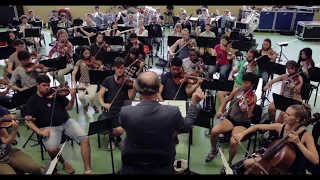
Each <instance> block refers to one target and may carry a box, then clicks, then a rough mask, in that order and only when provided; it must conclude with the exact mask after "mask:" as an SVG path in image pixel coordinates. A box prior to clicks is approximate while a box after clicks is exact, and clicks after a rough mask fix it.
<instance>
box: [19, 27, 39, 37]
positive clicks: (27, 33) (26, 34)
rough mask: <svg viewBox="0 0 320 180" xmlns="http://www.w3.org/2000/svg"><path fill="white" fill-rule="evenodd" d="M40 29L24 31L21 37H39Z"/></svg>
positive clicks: (34, 28)
mask: <svg viewBox="0 0 320 180" xmlns="http://www.w3.org/2000/svg"><path fill="white" fill-rule="evenodd" d="M40 35H41V28H39V27H33V28H26V29H24V33H23V37H40Z"/></svg>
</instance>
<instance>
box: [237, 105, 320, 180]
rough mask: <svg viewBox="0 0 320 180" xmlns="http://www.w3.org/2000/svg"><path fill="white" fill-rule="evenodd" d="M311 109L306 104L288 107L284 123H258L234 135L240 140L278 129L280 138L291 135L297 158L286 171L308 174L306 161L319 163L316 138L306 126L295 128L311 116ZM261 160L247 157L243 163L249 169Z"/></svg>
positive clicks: (290, 139)
mask: <svg viewBox="0 0 320 180" xmlns="http://www.w3.org/2000/svg"><path fill="white" fill-rule="evenodd" d="M310 114H311V109H310V107H308V106H307V105H306V104H303V105H292V106H290V107H288V108H287V110H286V112H285V115H284V123H273V124H257V125H254V126H251V127H250V128H248V129H246V130H245V131H242V132H239V133H238V134H235V135H234V138H235V140H236V141H237V142H240V141H241V139H243V138H244V137H245V136H246V135H247V134H250V133H253V132H256V131H277V132H278V133H279V135H280V136H279V139H282V138H283V137H285V136H287V135H289V139H288V141H289V142H290V144H291V145H293V148H294V150H295V155H296V156H295V159H294V161H293V163H292V165H291V166H290V167H289V169H287V170H286V171H285V172H286V173H290V174H306V162H307V161H310V162H311V163H313V164H315V165H318V163H319V155H318V151H317V149H316V147H315V142H314V139H313V137H312V135H311V133H310V132H308V131H307V130H306V129H305V128H303V127H300V128H299V129H298V130H297V131H294V129H295V128H296V127H297V126H298V124H299V123H300V122H301V121H303V120H304V119H307V118H309V117H310ZM260 160H261V157H257V158H255V160H253V159H252V158H249V159H246V160H245V161H244V162H243V165H244V167H245V168H246V169H248V168H249V167H250V166H251V165H252V164H253V163H254V162H255V161H257V163H258V162H259V161H260Z"/></svg>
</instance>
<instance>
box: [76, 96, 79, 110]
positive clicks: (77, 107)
mask: <svg viewBox="0 0 320 180" xmlns="http://www.w3.org/2000/svg"><path fill="white" fill-rule="evenodd" d="M76 109H77V114H79V105H78V98H76Z"/></svg>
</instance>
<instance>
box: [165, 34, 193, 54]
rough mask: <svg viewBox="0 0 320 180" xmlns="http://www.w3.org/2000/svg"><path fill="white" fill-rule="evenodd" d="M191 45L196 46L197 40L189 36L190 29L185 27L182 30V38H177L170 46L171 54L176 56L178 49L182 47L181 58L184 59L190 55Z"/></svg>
mask: <svg viewBox="0 0 320 180" xmlns="http://www.w3.org/2000/svg"><path fill="white" fill-rule="evenodd" d="M189 47H190V48H191V47H196V44H195V42H193V40H192V39H191V38H190V36H189V30H188V29H183V30H182V38H181V39H179V40H177V41H176V42H175V43H174V44H173V45H172V46H171V47H170V48H169V54H170V56H171V57H172V56H175V55H176V53H175V52H176V49H177V48H178V49H181V50H180V51H179V55H178V56H177V57H179V58H180V59H184V58H187V57H189Z"/></svg>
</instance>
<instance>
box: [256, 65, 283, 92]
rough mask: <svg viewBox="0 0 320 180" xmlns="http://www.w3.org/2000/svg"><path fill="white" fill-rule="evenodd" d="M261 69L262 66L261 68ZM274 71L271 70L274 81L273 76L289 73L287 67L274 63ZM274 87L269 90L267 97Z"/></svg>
mask: <svg viewBox="0 0 320 180" xmlns="http://www.w3.org/2000/svg"><path fill="white" fill-rule="evenodd" d="M259 67H260V66H259ZM272 67H273V70H271V74H272V76H271V79H273V74H278V75H282V74H286V73H287V67H286V66H285V65H282V64H279V63H274V64H273V66H272ZM271 89H272V86H271V87H270V88H269V89H268V92H266V93H267V96H269V92H271Z"/></svg>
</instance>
